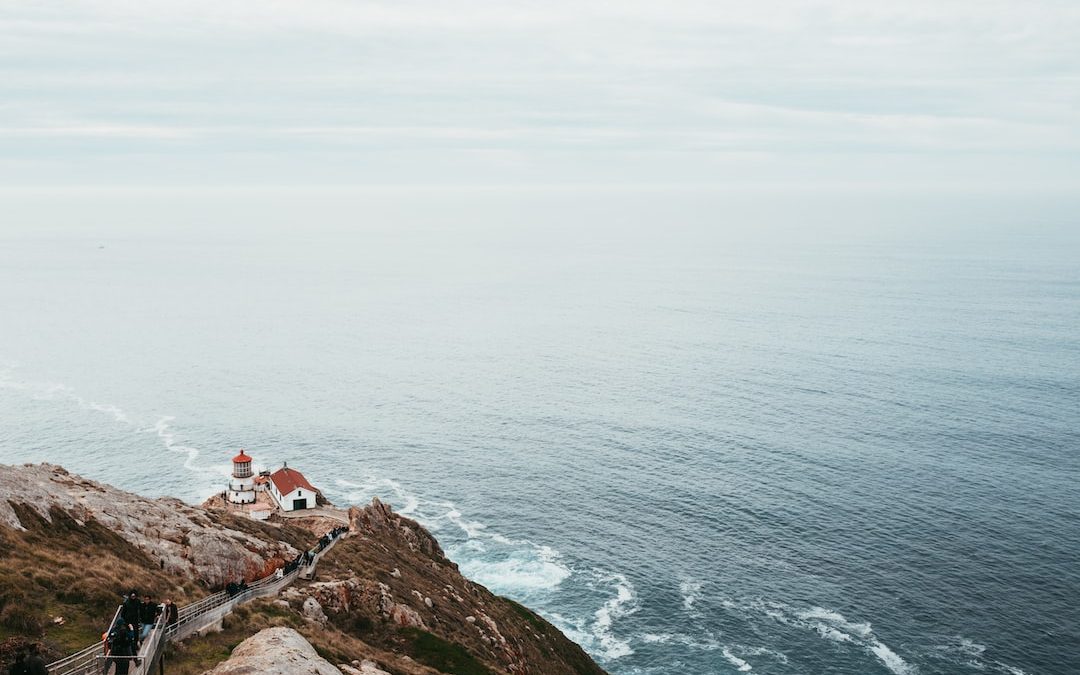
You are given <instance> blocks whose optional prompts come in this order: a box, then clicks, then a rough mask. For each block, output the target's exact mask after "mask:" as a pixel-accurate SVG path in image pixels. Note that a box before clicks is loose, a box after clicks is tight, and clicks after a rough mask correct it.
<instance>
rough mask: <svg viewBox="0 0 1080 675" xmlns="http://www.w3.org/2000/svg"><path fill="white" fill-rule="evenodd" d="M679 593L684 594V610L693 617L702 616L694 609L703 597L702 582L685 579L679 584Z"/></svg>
mask: <svg viewBox="0 0 1080 675" xmlns="http://www.w3.org/2000/svg"><path fill="white" fill-rule="evenodd" d="M679 593H681V594H682V606H683V610H684V611H686V612H688V613H689V614H690V615H691V616H701V612H698V611H697V610H696V609H694V604H695V603H697V601H698V598H700V597H701V582H700V581H694V580H693V579H685V580H683V581H682V582H680V583H679Z"/></svg>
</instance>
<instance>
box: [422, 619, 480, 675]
mask: <svg viewBox="0 0 1080 675" xmlns="http://www.w3.org/2000/svg"><path fill="white" fill-rule="evenodd" d="M402 633H404V634H405V635H406V636H408V637H409V645H408V651H409V655H410V656H412V657H413V658H414V659H416V660H417V661H419V662H420V663H423V664H424V665H426V666H431V667H432V668H435V669H437V670H441V671H443V672H444V673H452V674H453V675H492V672H491V671H490V670H488V669H487V668H486V667H485V666H484V664H482V663H480V661H478V660H477V659H476V657H474V656H473V655H472V654H470V653H469V652H468V650H466V649H465V648H464V647H462V646H461V645H459V644H454V643H452V642H447V641H446V640H444V639H442V638H441V637H439V636H437V635H433V634H432V633H429V632H427V631H424V630H420V629H418V628H406V629H403V630H402Z"/></svg>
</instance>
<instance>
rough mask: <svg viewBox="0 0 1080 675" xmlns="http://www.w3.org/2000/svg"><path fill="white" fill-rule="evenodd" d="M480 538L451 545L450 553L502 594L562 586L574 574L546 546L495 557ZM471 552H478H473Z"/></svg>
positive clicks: (524, 593)
mask: <svg viewBox="0 0 1080 675" xmlns="http://www.w3.org/2000/svg"><path fill="white" fill-rule="evenodd" d="M477 543H478V542H466V543H464V544H461V545H458V546H454V547H451V548H449V549H447V555H449V556H450V557H451V558H453V559H457V560H459V562H458V566H459V567H460V568H461V571H462V573H463V574H464V575H465V576H467V577H469V578H470V579H473V580H475V581H477V582H479V583H481V584H483V585H484V586H487V587H488V588H489V589H490V590H491V591H492V592H494V593H498V594H500V595H517V596H518V597H522V596H530V595H532V594H534V593H535V592H537V591H548V590H551V589H553V588H556V587H557V586H559V585H560V584H561V583H562V582H563V581H565V580H566V579H567V578H568V577H569V576H570V574H571V572H570V569H569V568H568V567H567V566H566V565H564V564H563V563H562V562H561V561H559V560H558V559H557V558H556V557H554V556H551V555H545V552H544V551H543V550H539V551H528V550H519V551H513V552H511V553H510V554H509V555H508V556H506V557H501V558H496V559H491V558H490V557H489V556H487V555H485V553H486V552H487V550H486V548H484V547H482V546H477V545H476V544H477ZM470 552H471V553H473V554H474V555H470Z"/></svg>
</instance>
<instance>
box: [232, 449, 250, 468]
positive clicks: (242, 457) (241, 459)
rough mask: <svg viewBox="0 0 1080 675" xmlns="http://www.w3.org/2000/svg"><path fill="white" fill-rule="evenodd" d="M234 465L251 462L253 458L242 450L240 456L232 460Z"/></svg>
mask: <svg viewBox="0 0 1080 675" xmlns="http://www.w3.org/2000/svg"><path fill="white" fill-rule="evenodd" d="M232 461H233V464H240V463H241V462H250V461H251V457H249V456H248V455H247V453H245V452H244V450H243V448H241V449H240V454H239V455H237V456H236V457H233V458H232Z"/></svg>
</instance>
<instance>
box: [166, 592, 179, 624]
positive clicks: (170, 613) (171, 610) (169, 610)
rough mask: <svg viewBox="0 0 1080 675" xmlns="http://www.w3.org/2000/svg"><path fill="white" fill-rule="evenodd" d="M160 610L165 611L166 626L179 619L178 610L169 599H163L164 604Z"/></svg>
mask: <svg viewBox="0 0 1080 675" xmlns="http://www.w3.org/2000/svg"><path fill="white" fill-rule="evenodd" d="M162 611H163V612H165V625H166V626H172V625H174V624H176V622H177V621H178V620H179V619H180V610H179V608H177V606H176V605H175V604H174V603H173V601H172V600H171V599H168V600H166V601H165V606H164V607H163V608H162Z"/></svg>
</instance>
